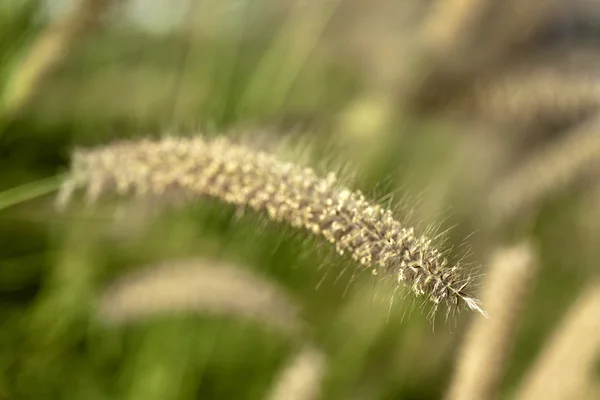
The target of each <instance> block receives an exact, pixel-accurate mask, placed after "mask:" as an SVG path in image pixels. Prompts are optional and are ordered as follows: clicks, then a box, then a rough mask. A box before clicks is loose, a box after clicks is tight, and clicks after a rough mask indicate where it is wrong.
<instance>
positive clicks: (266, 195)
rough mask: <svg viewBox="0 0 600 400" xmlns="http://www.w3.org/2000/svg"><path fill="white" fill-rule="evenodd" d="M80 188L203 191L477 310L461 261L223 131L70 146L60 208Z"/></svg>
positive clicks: (434, 297) (373, 208) (426, 293)
mask: <svg viewBox="0 0 600 400" xmlns="http://www.w3.org/2000/svg"><path fill="white" fill-rule="evenodd" d="M78 188H83V189H85V191H86V197H87V200H88V201H89V202H94V201H95V200H97V199H98V198H99V197H100V196H102V195H107V194H115V193H116V194H118V195H128V194H135V195H137V196H141V197H151V198H165V197H167V198H173V197H174V198H177V199H181V198H190V199H194V198H198V197H202V196H210V197H213V198H216V199H219V200H221V201H224V202H226V203H230V204H234V205H236V206H239V207H242V208H245V207H248V208H250V209H253V210H255V211H258V212H266V213H267V214H268V216H269V218H270V219H272V220H275V221H280V222H285V223H288V224H290V225H292V226H293V227H301V228H304V229H306V230H308V231H309V232H312V233H313V234H315V235H319V236H322V237H324V238H325V239H326V240H327V241H329V242H330V243H331V244H333V245H334V246H335V248H336V250H337V252H338V253H339V254H341V255H343V254H348V255H350V256H351V257H352V258H353V259H354V260H355V261H357V262H358V263H359V264H360V265H361V266H363V267H364V268H365V269H370V270H371V271H372V273H373V274H379V275H381V276H383V277H387V276H389V277H393V279H395V280H397V281H398V282H402V283H404V284H406V285H408V286H409V287H410V288H411V289H412V291H413V292H414V293H415V294H416V295H417V296H423V297H426V298H428V299H429V300H430V301H431V302H432V303H433V305H434V307H435V308H437V306H438V305H439V304H442V303H445V304H449V305H451V306H455V307H458V306H461V305H464V306H466V307H467V308H468V309H471V310H476V311H479V312H481V313H484V311H483V310H482V309H481V307H480V305H479V302H478V301H477V300H475V299H474V298H472V297H470V295H469V294H468V290H469V289H470V285H471V283H472V278H471V277H470V276H468V275H465V274H464V272H463V270H462V269H461V268H460V265H459V264H455V265H449V264H448V261H447V259H446V258H445V257H444V255H443V254H442V253H441V252H440V251H439V250H438V249H436V248H434V247H433V246H432V240H431V239H429V238H427V237H424V236H418V235H416V234H415V232H414V229H412V228H409V227H405V226H403V225H402V224H401V223H400V222H398V221H397V220H396V219H394V216H393V215H392V212H391V211H390V210H387V209H385V208H383V207H381V206H379V205H378V204H375V203H373V202H370V201H369V200H367V199H366V198H365V197H364V195H363V194H362V193H361V192H359V191H352V190H351V189H349V188H346V187H344V186H342V185H341V184H340V183H338V182H337V180H336V177H335V175H334V174H333V173H330V174H328V175H327V177H326V178H321V177H319V176H317V175H316V174H315V172H314V171H313V170H312V169H310V168H304V167H301V166H297V165H295V164H292V163H286V162H282V161H280V160H278V159H277V158H275V157H274V156H272V155H270V154H267V153H264V152H257V151H254V150H253V149H251V148H249V147H246V146H241V145H236V144H234V143H232V142H231V141H230V140H228V139H227V138H225V137H217V138H214V139H206V138H204V137H201V136H195V137H185V138H184V137H166V138H163V139H158V140H150V139H142V140H137V141H121V142H117V143H113V144H109V145H107V146H104V147H100V148H96V149H91V150H81V149H80V150H76V151H75V153H74V155H73V161H72V168H71V173H70V177H69V178H68V179H66V181H65V184H64V186H63V188H62V190H61V192H60V193H59V196H58V199H57V201H58V204H59V206H64V205H65V203H66V202H68V200H69V199H70V198H71V197H72V194H73V192H74V191H75V190H77V189H78Z"/></svg>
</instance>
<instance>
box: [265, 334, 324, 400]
mask: <svg viewBox="0 0 600 400" xmlns="http://www.w3.org/2000/svg"><path fill="white" fill-rule="evenodd" d="M324 373H325V354H323V352H321V351H320V350H318V349H317V348H315V347H314V346H313V345H304V347H303V348H302V349H301V350H300V351H299V352H298V353H297V354H295V355H294V356H293V357H292V358H291V359H290V361H289V362H288V364H287V365H285V366H284V367H283V370H282V371H281V373H280V375H279V377H278V378H277V380H276V382H275V384H274V385H273V387H272V388H271V390H270V392H269V394H268V396H267V397H266V398H267V399H268V400H316V399H318V398H319V395H320V389H321V385H322V381H323V377H324Z"/></svg>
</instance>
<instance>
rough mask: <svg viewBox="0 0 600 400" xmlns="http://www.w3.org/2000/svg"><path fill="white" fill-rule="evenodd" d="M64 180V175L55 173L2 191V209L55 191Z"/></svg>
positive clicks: (0, 195) (0, 196)
mask: <svg viewBox="0 0 600 400" xmlns="http://www.w3.org/2000/svg"><path fill="white" fill-rule="evenodd" d="M62 181H63V176H62V175H55V176H52V177H50V178H44V179H40V180H38V181H35V182H30V183H26V184H24V185H21V186H17V187H15V188H12V189H8V190H4V191H2V192H0V211H2V210H3V209H5V208H8V207H11V206H14V205H17V204H19V203H23V202H25V201H28V200H31V199H35V198H36V197H40V196H43V195H45V194H49V193H52V192H55V191H56V190H58V189H59V188H60V185H61V183H62Z"/></svg>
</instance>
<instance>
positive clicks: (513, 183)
mask: <svg viewBox="0 0 600 400" xmlns="http://www.w3.org/2000/svg"><path fill="white" fill-rule="evenodd" d="M599 166H600V118H594V119H592V120H591V121H587V122H585V123H583V124H580V125H578V126H577V127H575V128H574V129H573V130H572V131H570V132H568V133H567V134H565V136H564V137H562V138H560V139H558V140H556V141H555V142H552V143H550V144H549V145H548V146H547V147H544V148H542V149H540V150H539V151H538V152H537V154H534V155H532V156H531V158H530V159H529V160H527V161H526V162H525V164H524V165H522V166H520V167H519V168H517V169H516V170H515V171H514V172H512V173H510V174H509V175H508V176H507V177H506V178H504V180H502V181H501V182H500V183H499V184H498V185H497V186H496V188H495V189H494V190H493V191H492V193H491V195H490V197H489V199H488V205H489V208H490V213H491V218H492V221H493V222H494V223H496V224H501V223H504V222H508V221H510V220H512V219H513V218H514V217H516V216H517V215H519V214H521V213H523V212H526V211H529V210H531V209H532V208H535V207H536V206H539V205H540V203H541V202H542V201H543V200H545V199H547V198H548V197H550V196H551V195H553V194H555V193H556V192H559V191H560V190H562V189H564V188H566V187H567V186H569V185H571V184H573V183H574V182H577V181H579V180H581V179H582V178H585V177H587V175H589V174H594V173H596V171H598V167H599Z"/></svg>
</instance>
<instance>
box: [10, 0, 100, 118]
mask: <svg viewBox="0 0 600 400" xmlns="http://www.w3.org/2000/svg"><path fill="white" fill-rule="evenodd" d="M110 2H111V0H80V1H78V2H77V4H76V5H75V6H74V7H73V9H72V10H71V11H70V12H69V13H67V15H65V16H64V17H63V18H60V19H58V20H56V21H55V22H53V23H51V24H50V25H49V26H48V27H46V28H45V29H44V31H43V32H42V33H41V34H40V35H39V36H38V38H37V39H36V41H35V42H34V43H33V45H32V47H31V49H30V50H29V52H28V53H27V55H26V56H25V58H24V59H23V61H22V62H21V64H20V66H18V67H17V68H16V69H15V73H14V75H13V76H11V77H10V80H9V82H8V87H7V88H6V91H5V93H4V96H3V99H2V112H3V113H4V114H5V115H7V116H9V117H10V116H13V115H14V114H16V113H18V112H20V110H21V109H22V108H23V107H24V106H26V105H27V104H28V103H29V102H30V101H31V99H32V98H33V97H34V96H35V94H36V92H37V91H38V90H39V87H40V86H41V84H42V82H43V81H44V79H45V78H46V77H47V76H48V75H49V74H50V73H51V72H52V71H53V70H54V69H55V68H56V67H57V66H58V65H59V64H60V63H61V61H62V60H63V59H64V58H65V57H66V56H67V54H68V53H69V51H70V50H71V48H72V47H73V45H74V44H75V42H76V41H77V40H81V37H82V36H83V35H85V34H86V33H87V32H88V31H89V30H91V29H93V28H94V27H95V26H96V25H97V23H98V22H99V20H100V16H102V15H103V14H104V12H105V11H106V9H107V8H108V6H109V4H110Z"/></svg>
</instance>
